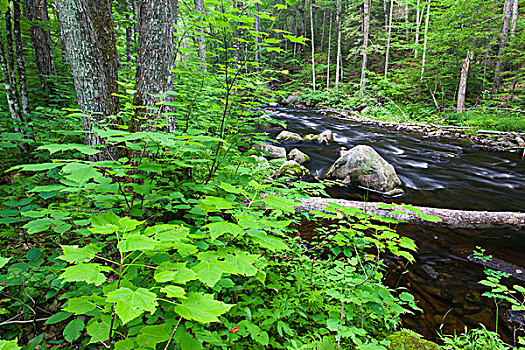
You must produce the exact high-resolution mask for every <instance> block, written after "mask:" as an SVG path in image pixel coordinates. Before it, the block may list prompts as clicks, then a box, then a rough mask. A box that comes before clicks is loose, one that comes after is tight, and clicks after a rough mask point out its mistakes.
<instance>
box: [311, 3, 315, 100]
mask: <svg viewBox="0 0 525 350" xmlns="http://www.w3.org/2000/svg"><path fill="white" fill-rule="evenodd" d="M313 2H314V0H310V33H311V36H312V38H311V42H310V45H311V48H312V89H313V90H314V91H315V33H314V10H313Z"/></svg>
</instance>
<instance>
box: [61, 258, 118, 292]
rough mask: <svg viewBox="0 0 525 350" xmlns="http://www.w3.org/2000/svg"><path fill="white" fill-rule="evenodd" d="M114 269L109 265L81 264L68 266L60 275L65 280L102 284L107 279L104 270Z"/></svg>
mask: <svg viewBox="0 0 525 350" xmlns="http://www.w3.org/2000/svg"><path fill="white" fill-rule="evenodd" d="M109 271H112V270H111V268H110V267H109V266H101V265H99V264H93V263H90V264H79V265H75V266H70V267H67V268H66V269H65V270H64V272H63V273H62V274H61V275H60V276H59V278H61V279H63V280H64V281H65V282H86V283H91V284H94V285H96V286H100V285H101V284H102V283H104V282H105V281H106V275H104V274H103V273H102V272H109Z"/></svg>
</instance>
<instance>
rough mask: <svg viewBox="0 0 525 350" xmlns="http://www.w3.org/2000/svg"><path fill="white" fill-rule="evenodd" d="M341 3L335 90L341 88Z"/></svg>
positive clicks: (338, 16) (338, 18)
mask: <svg viewBox="0 0 525 350" xmlns="http://www.w3.org/2000/svg"><path fill="white" fill-rule="evenodd" d="M341 1H342V0H338V1H337V58H336V61H335V89H336V90H337V89H338V87H339V78H340V71H341V69H340V65H339V64H340V62H341V8H342V6H341ZM365 1H366V0H365Z"/></svg>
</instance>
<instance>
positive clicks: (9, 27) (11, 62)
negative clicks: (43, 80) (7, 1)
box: [5, 7, 20, 107]
mask: <svg viewBox="0 0 525 350" xmlns="http://www.w3.org/2000/svg"><path fill="white" fill-rule="evenodd" d="M5 27H6V32H5V38H6V42H7V65H8V68H9V79H10V82H11V87H12V88H13V89H14V91H13V99H14V101H15V104H16V105H17V106H18V107H20V95H19V93H18V82H17V79H16V70H15V50H14V48H13V24H12V21H11V9H10V8H9V7H7V11H6V12H5Z"/></svg>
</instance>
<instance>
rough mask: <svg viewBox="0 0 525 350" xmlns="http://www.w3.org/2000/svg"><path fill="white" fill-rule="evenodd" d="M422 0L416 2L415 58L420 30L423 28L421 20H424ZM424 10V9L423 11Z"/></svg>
mask: <svg viewBox="0 0 525 350" xmlns="http://www.w3.org/2000/svg"><path fill="white" fill-rule="evenodd" d="M420 7H421V0H417V2H416V35H415V38H414V58H417V53H418V50H417V46H418V45H419V30H420V28H421V22H422V20H423V13H421V8H420ZM423 12H424V11H423Z"/></svg>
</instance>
